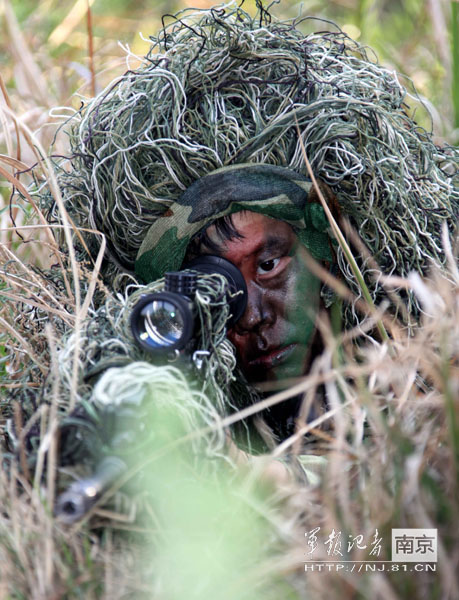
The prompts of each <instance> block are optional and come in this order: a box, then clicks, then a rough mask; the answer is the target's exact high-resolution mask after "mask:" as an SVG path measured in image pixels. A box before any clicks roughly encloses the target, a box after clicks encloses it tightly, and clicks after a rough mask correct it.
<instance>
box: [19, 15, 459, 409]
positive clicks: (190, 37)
mask: <svg viewBox="0 0 459 600" xmlns="http://www.w3.org/2000/svg"><path fill="white" fill-rule="evenodd" d="M299 25H300V23H299V22H298V23H295V22H276V21H272V20H271V17H270V16H269V14H268V13H266V12H265V11H264V10H261V12H260V14H259V15H258V16H257V17H256V18H255V19H254V18H252V17H250V16H249V15H248V14H247V13H246V12H244V11H243V10H242V9H241V8H237V7H236V6H235V5H233V4H230V5H228V6H226V7H224V8H218V9H212V10H209V11H201V12H197V13H194V14H188V13H183V14H181V15H179V16H178V17H176V18H175V19H174V21H173V22H172V23H171V24H170V25H169V26H167V27H166V28H165V29H163V30H162V32H161V33H160V35H159V36H158V37H157V38H152V42H153V43H152V48H151V50H150V52H149V54H148V55H147V56H146V57H145V60H144V62H143V64H142V66H141V67H139V68H138V69H135V70H131V71H128V72H127V73H126V74H125V75H123V76H122V77H120V78H119V79H118V80H117V81H115V82H114V83H113V84H112V85H110V86H109V87H108V88H107V89H106V90H104V91H103V92H102V93H101V94H99V96H98V97H96V98H95V99H94V100H91V101H90V102H88V103H87V104H86V105H85V106H83V107H82V108H81V110H80V111H78V112H77V113H76V114H75V116H74V117H72V119H71V120H70V122H69V123H67V128H68V131H69V144H70V153H69V160H68V161H66V162H62V161H55V165H54V166H55V169H56V172H57V177H58V184H59V188H60V192H61V194H62V197H63V203H64V206H65V209H66V211H67V213H68V215H69V216H70V217H71V219H72V221H73V223H74V224H75V226H76V228H81V229H82V231H81V234H80V235H81V236H82V237H81V238H80V239H79V240H75V244H76V251H77V258H78V259H79V260H80V262H81V263H83V262H85V261H88V260H89V259H91V260H93V261H95V259H96V256H97V254H98V252H99V250H100V247H101V246H100V239H101V238H100V236H97V235H95V234H91V233H85V232H84V231H83V229H88V228H89V229H92V230H96V231H98V232H102V233H103V234H104V235H105V239H106V243H107V251H106V255H105V257H104V261H103V263H102V266H101V274H102V277H103V281H104V283H105V286H106V287H107V288H108V289H111V290H113V291H114V292H115V293H121V294H125V293H126V291H127V292H128V293H129V289H130V288H129V285H128V284H134V285H135V283H136V282H137V283H139V282H140V283H147V282H148V281H151V280H152V279H156V278H158V277H161V276H162V275H163V274H164V271H165V270H166V269H171V268H172V269H176V268H179V267H180V265H181V261H182V260H183V256H184V252H185V250H186V245H187V243H188V241H189V240H190V239H191V237H192V235H194V234H196V233H198V232H199V231H200V229H202V228H203V227H204V226H206V225H207V224H209V222H211V221H212V220H213V219H214V218H216V217H217V216H221V215H222V214H227V213H228V212H234V211H237V210H241V209H242V208H247V206H249V205H251V206H254V205H255V204H257V208H256V210H258V211H259V212H261V213H263V214H266V215H269V216H275V217H276V218H278V219H282V220H285V221H287V222H290V223H291V224H292V225H293V226H294V227H297V231H298V232H299V231H303V232H304V233H305V235H304V236H303V238H301V236H300V239H302V241H303V243H304V245H305V246H306V247H307V249H308V250H309V251H310V252H311V254H312V255H313V256H315V257H316V258H317V259H319V260H321V261H326V263H327V265H328V267H329V268H330V269H331V270H332V271H334V272H338V273H340V276H341V277H342V278H343V279H344V280H345V281H346V283H347V285H348V286H349V288H350V289H351V291H352V292H353V293H354V294H355V296H356V297H357V298H359V297H360V296H361V288H360V285H359V283H358V282H357V280H356V278H355V275H354V273H353V272H352V270H351V269H350V267H349V265H348V262H347V260H346V258H345V257H344V255H343V252H342V249H341V247H339V246H338V245H337V244H336V241H335V240H334V238H333V235H332V234H331V233H330V229H329V227H328V222H327V221H326V220H324V218H323V214H322V212H321V209H320V207H319V205H318V204H317V198H315V200H314V201H313V196H314V194H315V192H314V191H313V187H312V185H311V182H310V181H309V178H308V177H307V170H306V166H305V157H304V154H303V151H302V145H303V146H304V149H305V153H306V156H307V158H308V160H309V162H310V164H311V167H312V170H313V172H314V174H315V176H316V177H317V178H318V180H319V181H320V182H322V184H321V185H323V184H325V185H324V189H326V190H328V191H330V194H329V195H328V197H329V198H333V197H334V198H335V199H336V201H335V200H333V208H334V212H335V215H336V216H337V217H338V216H339V215H342V216H346V217H347V218H348V219H349V220H350V222H351V224H352V225H353V226H354V228H355V229H356V230H357V231H358V233H359V235H360V237H361V239H362V240H363V242H364V243H365V244H366V246H367V247H368V249H369V250H370V253H371V255H372V258H373V259H374V261H375V262H376V263H377V264H378V265H379V268H380V269H381V271H382V272H383V273H385V274H386V275H388V274H397V275H400V276H406V275H407V274H408V273H409V272H410V271H413V270H414V271H417V272H419V273H425V272H426V271H427V269H428V268H429V266H430V262H431V260H434V261H436V262H437V263H439V264H442V262H443V261H444V258H443V251H442V244H441V234H442V227H443V225H444V224H446V226H447V228H448V231H449V233H450V234H451V235H454V233H455V227H456V219H457V215H458V203H459V193H458V190H457V187H456V188H455V187H454V183H453V181H454V177H455V175H456V171H455V168H456V165H457V153H455V151H454V150H453V149H449V148H439V147H437V146H435V144H434V143H433V141H432V138H431V135H430V134H428V133H427V132H425V131H423V130H422V129H421V128H420V127H418V126H417V124H416V123H415V122H414V121H413V120H412V118H411V117H410V116H409V114H408V112H407V105H406V98H407V93H406V91H405V89H404V88H403V87H402V86H401V85H400V84H399V82H398V80H397V77H396V75H395V74H394V73H392V72H390V71H388V70H386V69H384V68H383V67H381V66H380V65H378V64H376V63H374V62H371V61H370V60H369V59H368V57H367V55H366V53H365V50H364V49H363V48H362V47H360V46H359V45H358V44H356V43H355V42H353V41H352V40H351V39H350V38H349V37H348V36H347V35H345V34H344V33H343V32H341V31H337V32H326V33H313V34H310V35H307V36H305V35H304V34H303V33H301V31H300V30H299ZM257 166H261V167H260V168H261V171H264V172H265V173H266V172H267V173H268V174H269V173H277V175H278V174H279V172H280V171H278V169H280V170H282V169H288V170H289V171H288V173H290V175H289V176H288V177H287V176H286V177H283V176H282V175H279V178H280V179H290V180H295V176H294V174H297V178H296V180H295V181H293V182H292V181H290V183H289V184H288V185H287V187H285V186H284V187H282V186H281V188H282V189H281V188H279V185H278V183H279V178H278V177H277V175H276V177H274V179H275V181H269V177H268V178H267V179H266V181H264V183H263V182H262V177H261V175H260V177H259V178H257V177H258V176H257V177H255V185H254V187H255V188H257V189H258V190H260V189H262V188H263V193H262V194H261V195H260V197H257V198H253V195H251V192H252V191H253V188H250V186H249V185H248V183H247V181H246V180H244V182H243V183H241V186H242V187H244V186H245V187H244V190H245V191H244V193H243V196H244V197H243V198H242V200H241V198H239V200H241V203H240V204H237V189H236V190H235V197H234V198H233V199H232V200H231V202H232V203H231V204H225V205H224V206H221V205H220V204H218V203H217V205H212V204H211V203H210V204H209V205H208V206H206V211H205V212H202V213H200V214H198V216H196V215H195V216H194V217H190V213H191V211H192V210H193V211H195V210H197V211H198V213H199V210H198V209H199V201H200V197H201V196H200V194H199V193H197V192H196V189H197V188H199V185H201V184H200V181H203V182H204V183H203V184H202V185H203V188H206V184H207V183H208V182H209V181H210V179H211V178H213V177H214V178H215V177H216V178H217V185H216V188H218V185H219V182H220V179H218V178H219V177H222V178H225V177H227V176H228V174H229V178H231V175H232V172H233V171H234V170H236V171H237V173H239V174H240V173H241V172H242V171H244V170H246V171H247V172H254V173H257ZM202 178H206V179H204V180H202ZM209 178H210V179H209ZM298 182H300V183H299V184H298ZM37 183H38V182H37ZM262 183H263V185H262ZM242 187H241V188H240V189H242ZM206 189H207V188H206ZM295 190H296V191H295ZM35 195H36V196H37V198H38V200H39V201H40V206H41V207H42V210H43V211H44V212H45V214H46V216H47V219H48V220H49V221H50V222H51V223H56V222H57V223H61V222H62V220H61V219H62V215H61V209H60V208H59V206H58V204H57V203H56V202H55V200H54V196H53V194H52V193H51V192H50V190H49V188H47V187H46V186H45V185H41V186H40V185H38V187H37V190H36V194H35ZM296 195H297V196H298V197H297V199H295V198H296ZM281 197H282V199H281V201H279V198H281ZM251 202H253V203H254V204H250V203H251ZM311 206H312V207H313V208H311ZM314 206H315V208H314ZM292 208H293V209H294V210H291V209H292ZM177 209H180V210H182V212H180V210H179V211H178V212H177ZM191 223H192V225H193V226H192V227H191V228H189V227H188V226H189V225H190V224H191ZM158 231H159V232H160V234H159V233H158ZM163 236H166V237H163ZM63 240H64V237H63V236H62V241H63ZM168 250H169V252H168ZM157 251H158V252H159V254H158V253H156V252H157ZM159 256H160V257H159ZM373 265H374V263H373V262H371V263H370V262H368V261H367V260H366V259H365V258H364V257H361V259H360V267H361V270H362V272H363V275H364V277H365V279H366V283H367V285H368V286H369V289H370V293H371V296H372V298H373V300H374V301H376V302H378V303H379V302H380V301H381V300H382V299H383V298H384V297H385V293H384V289H383V286H382V283H381V279H380V278H379V277H378V273H375V272H374V266H373ZM374 275H376V277H373V276H374ZM136 278H137V280H136ZM84 285H89V283H88V284H84ZM108 294H109V293H108ZM323 295H324V297H325V300H326V303H327V305H330V303H332V302H333V300H334V298H333V295H332V294H330V292H329V290H327V289H324V291H323ZM119 298H120V297H119V296H116V297H111V296H109V297H108V299H107V300H106V294H105V293H104V291H103V290H102V291H100V290H99V291H98V292H97V293H96V295H95V296H94V298H93V305H92V306H91V307H86V309H87V310H88V311H89V317H90V318H89V319H88V320H87V322H86V325H85V326H84V328H83V330H82V331H81V332H78V333H76V334H72V333H71V328H70V327H68V326H67V325H65V324H61V326H60V329H61V332H63V337H62V342H61V343H60V344H59V345H60V347H61V350H60V352H61V354H60V356H61V357H62V360H61V359H59V360H58V363H59V368H60V372H61V374H60V382H61V384H60V385H61V387H62V389H63V390H64V391H65V393H62V395H61V400H60V403H61V406H62V408H63V409H64V410H67V409H68V408H69V407H70V408H72V409H73V408H74V406H75V403H77V404H80V403H81V402H84V401H86V400H87V399H88V398H89V397H90V395H91V389H92V384H93V382H92V381H91V377H90V375H91V374H93V373H94V374H100V373H101V372H102V371H103V370H104V369H105V368H106V367H108V366H110V364H113V363H116V364H118V363H119V361H120V356H121V362H122V363H123V362H125V361H126V360H129V359H131V360H132V358H133V355H132V351H133V349H132V342H131V340H130V339H129V333H128V332H127V333H126V329H123V326H122V325H121V324H120V323H121V321H120V320H119V318H118V317H119V311H121V310H122V309H121V305H122V304H123V303H124V304H126V303H127V302H128V300H126V299H125V300H123V301H121V300H119ZM117 302H118V304H117V306H118V308H117V311H118V312H115V313H111V312H110V310H111V308H110V307H113V306H114V303H115V304H116V303H117ZM406 303H407V315H408V319H407V321H408V324H412V323H413V322H414V320H416V318H417V316H418V314H419V310H420V309H419V306H418V305H417V303H416V300H415V299H414V298H413V297H412V296H411V295H407V297H406ZM354 306H355V304H353V303H350V304H349V305H347V308H345V311H344V326H345V327H350V326H352V325H355V324H359V323H360V322H361V320H362V315H361V314H358V313H357V312H356V310H355V308H354ZM111 314H112V315H113V318H111V316H110V315H111ZM106 323H108V326H107V327H108V328H107V331H105V330H104V327H105V324H106ZM123 331H124V332H125V336H124V334H122V332H123ZM41 335H42V337H43V332H42V333H41ZM120 336H121V337H120ZM102 341H103V343H102ZM83 342H84V344H83ZM72 344H74V347H75V349H76V350H75V352H76V353H75V355H74V356H73V355H71V354H69V348H71V347H72ZM226 350H227V348H226V347H225V351H226ZM231 352H232V351H231V350H229V355H230V359H229V360H228V361H227V363H226V367H225V369H226V370H225V373H226V375H225V376H223V379H221V380H218V381H220V383H219V382H218V381H217V380H215V378H214V379H213V380H212V378H211V379H207V381H213V384H214V385H217V386H218V385H221V386H223V388H225V386H227V382H228V380H230V379H231V378H232V376H233V373H234V372H235V371H234V369H235V361H234V354H232V355H231ZM65 356H72V359H75V358H76V357H78V364H77V367H76V368H75V367H74V366H72V367H71V368H68V369H67V371H66V374H67V376H65V374H64V371H65V365H66V364H67V363H66V361H65V360H64V358H65ZM136 358H138V357H137V356H136ZM142 358H144V357H142ZM56 369H57V367H56ZM26 371H27V369H24V373H26ZM25 377H26V376H24V378H25ZM32 377H34V378H35V381H37V380H38V379H41V375H40V374H38V377H37V373H36V372H34V373H33V375H32ZM238 377H239V376H238ZM29 379H30V377H29ZM204 380H206V377H204ZM29 382H30V381H29ZM16 383H17V380H16ZM241 386H242V387H244V389H245V396H244V397H245V398H253V394H254V392H253V391H252V390H250V389H248V387H247V386H245V385H244V384H243V383H242V384H241ZM44 389H46V384H45V388H44ZM228 389H229V388H227V387H226V388H225V390H226V391H227V390H228ZM215 394H216V396H217V397H221V393H220V392H219V391H218V390H217V391H216V392H215ZM29 398H30V393H29ZM69 398H70V400H69ZM223 404H224V403H223ZM229 404H231V400H229ZM220 408H221V409H222V410H223V412H226V407H225V406H221V405H220V406H219V409H220Z"/></svg>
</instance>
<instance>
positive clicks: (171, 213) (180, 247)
mask: <svg viewBox="0 0 459 600" xmlns="http://www.w3.org/2000/svg"><path fill="white" fill-rule="evenodd" d="M242 210H249V211H252V212H259V213H262V214H264V215H266V216H267V217H271V218H274V219H279V220H281V221H285V222H286V223H288V224H289V225H291V226H292V227H293V229H294V231H295V233H296V234H297V235H298V238H299V239H300V241H301V243H302V244H303V245H304V246H305V247H306V248H307V249H308V250H309V252H310V253H311V254H312V256H313V257H314V258H316V259H317V260H325V261H332V259H333V253H332V249H331V243H330V242H331V241H330V237H329V235H328V233H327V231H328V221H327V219H326V217H325V214H324V211H323V209H322V206H321V205H320V204H318V203H317V198H316V196H315V193H314V190H313V189H312V183H311V181H309V180H308V179H307V178H306V177H304V176H302V175H299V174H298V173H295V172H294V171H291V170H290V169H285V168H282V167H276V166H272V165H263V164H240V165H234V166H231V167H225V168H222V169H218V170H216V171H213V172H212V173H210V174H209V175H206V176H205V177H202V178H201V179H198V180H197V181H195V182H194V183H193V184H192V185H191V186H190V187H189V188H188V189H187V190H186V191H185V192H184V194H183V195H182V196H181V197H180V198H179V200H178V201H177V202H175V203H174V204H173V205H172V206H171V207H170V208H169V210H167V212H166V213H165V214H164V215H163V216H162V217H159V218H158V219H157V221H156V222H155V223H154V224H153V225H152V226H151V227H150V229H149V230H148V232H147V235H146V236H145V239H144V241H143V243H142V245H141V247H140V249H139V252H138V254H137V260H136V264H135V270H136V273H137V275H138V276H139V277H140V278H141V279H142V280H143V281H145V282H149V281H154V280H155V279H158V278H159V277H162V276H163V275H164V273H166V272H167V271H174V270H177V269H179V268H180V267H181V265H182V262H183V259H184V257H185V253H186V249H187V246H188V244H189V243H190V241H191V239H192V238H193V236H195V235H196V234H197V233H199V232H200V231H202V230H204V229H206V228H207V227H209V225H211V224H212V223H213V222H214V221H215V220H216V219H219V218H220V217H224V216H226V215H230V214H233V213H236V212H239V211H242Z"/></svg>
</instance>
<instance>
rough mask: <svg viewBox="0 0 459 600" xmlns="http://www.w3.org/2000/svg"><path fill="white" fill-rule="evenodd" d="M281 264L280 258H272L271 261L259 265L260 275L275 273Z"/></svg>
mask: <svg viewBox="0 0 459 600" xmlns="http://www.w3.org/2000/svg"><path fill="white" fill-rule="evenodd" d="M279 262H280V258H270V259H269V260H265V261H263V262H262V263H260V264H259V265H258V273H259V274H260V275H263V274H264V273H269V272H270V271H273V270H274V269H275V268H276V267H277V265H278V264H279Z"/></svg>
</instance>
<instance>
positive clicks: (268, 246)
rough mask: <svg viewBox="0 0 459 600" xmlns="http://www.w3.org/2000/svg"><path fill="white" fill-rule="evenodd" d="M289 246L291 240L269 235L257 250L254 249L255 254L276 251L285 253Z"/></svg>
mask: <svg viewBox="0 0 459 600" xmlns="http://www.w3.org/2000/svg"><path fill="white" fill-rule="evenodd" d="M289 246H290V243H289V240H288V239H287V238H285V237H284V236H277V235H269V236H268V237H267V238H266V239H265V240H264V241H263V242H262V243H260V245H259V246H258V247H257V248H254V251H253V254H262V253H263V252H274V251H275V250H279V251H285V250H286V249H287V248H288V247H289Z"/></svg>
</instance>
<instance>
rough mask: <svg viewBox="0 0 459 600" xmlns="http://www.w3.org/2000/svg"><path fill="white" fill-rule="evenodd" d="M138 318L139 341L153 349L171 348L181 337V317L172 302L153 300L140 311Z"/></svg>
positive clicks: (182, 323)
mask: <svg viewBox="0 0 459 600" xmlns="http://www.w3.org/2000/svg"><path fill="white" fill-rule="evenodd" d="M139 316H140V323H139V326H140V327H139V328H140V330H141V331H140V339H141V340H143V341H144V342H146V343H147V344H149V345H151V346H152V347H153V348H157V347H162V348H164V347H165V346H172V345H174V344H176V343H177V341H178V340H179V339H180V338H181V337H182V335H183V329H184V327H183V325H184V322H183V315H182V314H181V312H180V309H179V308H178V307H177V306H175V305H174V304H172V302H168V301H167V300H154V301H153V302H151V303H150V304H147V305H146V306H145V307H144V308H143V309H142V310H141V311H140V315H139ZM142 329H143V331H142Z"/></svg>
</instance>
